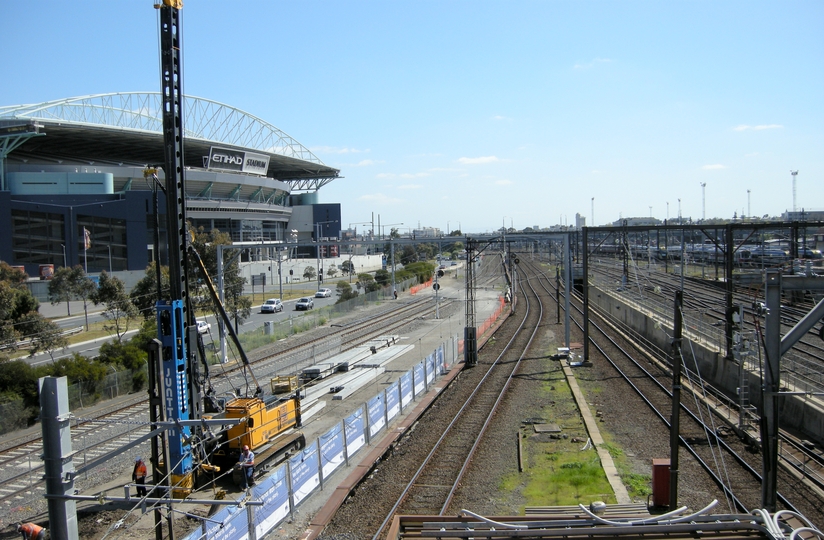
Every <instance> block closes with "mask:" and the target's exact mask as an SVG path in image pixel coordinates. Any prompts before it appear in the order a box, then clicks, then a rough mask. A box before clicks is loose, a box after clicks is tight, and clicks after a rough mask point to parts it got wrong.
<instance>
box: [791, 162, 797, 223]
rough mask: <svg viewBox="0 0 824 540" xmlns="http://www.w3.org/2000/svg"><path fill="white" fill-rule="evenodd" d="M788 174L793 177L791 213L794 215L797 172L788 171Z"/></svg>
mask: <svg viewBox="0 0 824 540" xmlns="http://www.w3.org/2000/svg"><path fill="white" fill-rule="evenodd" d="M790 174H791V175H793V213H795V211H796V206H795V181H796V179H797V178H798V171H790ZM793 219H794V218H793Z"/></svg>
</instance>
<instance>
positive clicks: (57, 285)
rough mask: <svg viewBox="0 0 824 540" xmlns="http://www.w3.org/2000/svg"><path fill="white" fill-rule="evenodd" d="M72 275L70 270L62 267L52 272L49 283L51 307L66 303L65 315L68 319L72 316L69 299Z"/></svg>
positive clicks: (70, 297)
mask: <svg viewBox="0 0 824 540" xmlns="http://www.w3.org/2000/svg"><path fill="white" fill-rule="evenodd" d="M81 271H82V268H81ZM72 274H74V271H73V269H72V268H69V267H67V266H63V267H61V268H58V269H57V270H56V271H55V272H54V275H53V276H52V278H51V280H50V281H49V300H50V301H51V303H52V305H53V306H54V305H56V304H59V303H60V302H66V315H67V316H69V317H71V315H72V306H71V299H72V281H73V279H74V278H73V275H72Z"/></svg>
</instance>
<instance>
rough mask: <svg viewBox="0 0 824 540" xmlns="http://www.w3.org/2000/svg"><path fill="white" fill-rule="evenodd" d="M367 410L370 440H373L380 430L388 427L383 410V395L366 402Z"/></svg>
mask: <svg viewBox="0 0 824 540" xmlns="http://www.w3.org/2000/svg"><path fill="white" fill-rule="evenodd" d="M366 410H367V411H368V412H369V440H372V437H374V436H375V435H376V434H377V433H378V432H379V431H380V430H382V429H383V427H384V426H385V425H386V417H385V415H384V408H383V394H382V393H381V394H378V395H377V396H375V397H373V398H372V399H370V400H369V401H367V402H366Z"/></svg>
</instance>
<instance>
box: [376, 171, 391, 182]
mask: <svg viewBox="0 0 824 540" xmlns="http://www.w3.org/2000/svg"><path fill="white" fill-rule="evenodd" d="M375 178H381V179H384V180H389V179H391V178H395V175H394V174H393V173H385V172H382V173H378V174H376V175H375Z"/></svg>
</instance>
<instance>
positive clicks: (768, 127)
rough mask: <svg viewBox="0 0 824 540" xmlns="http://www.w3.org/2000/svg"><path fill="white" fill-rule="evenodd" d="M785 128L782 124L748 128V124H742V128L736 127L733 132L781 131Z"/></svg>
mask: <svg viewBox="0 0 824 540" xmlns="http://www.w3.org/2000/svg"><path fill="white" fill-rule="evenodd" d="M783 127H784V126H782V125H781V124H760V125H757V126H748V125H746V124H742V125H740V126H736V127H734V128H732V129H733V131H763V130H765V129H781V128H783Z"/></svg>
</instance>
